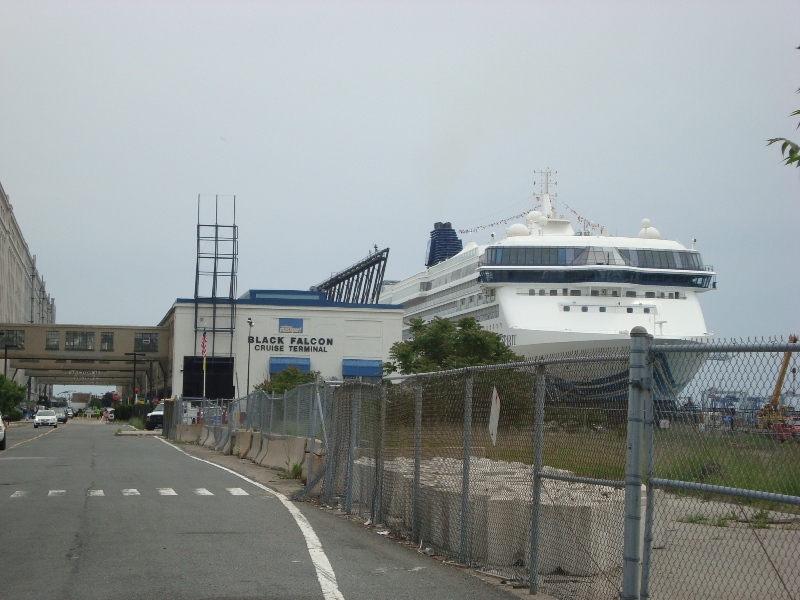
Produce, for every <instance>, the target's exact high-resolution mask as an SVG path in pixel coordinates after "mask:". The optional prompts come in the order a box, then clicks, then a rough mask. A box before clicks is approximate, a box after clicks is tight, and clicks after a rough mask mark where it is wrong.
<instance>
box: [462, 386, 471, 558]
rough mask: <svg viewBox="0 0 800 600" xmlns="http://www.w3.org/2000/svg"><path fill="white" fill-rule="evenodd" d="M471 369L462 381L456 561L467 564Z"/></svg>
mask: <svg viewBox="0 0 800 600" xmlns="http://www.w3.org/2000/svg"><path fill="white" fill-rule="evenodd" d="M472 382H473V374H472V371H470V372H469V375H467V380H466V382H465V383H464V454H463V460H462V465H461V542H460V544H459V547H458V562H460V563H461V564H462V565H464V564H467V550H468V547H467V536H468V534H469V467H470V457H471V455H472Z"/></svg>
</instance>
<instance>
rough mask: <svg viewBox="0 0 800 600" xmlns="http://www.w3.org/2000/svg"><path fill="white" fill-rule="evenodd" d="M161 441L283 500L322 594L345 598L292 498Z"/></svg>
mask: <svg viewBox="0 0 800 600" xmlns="http://www.w3.org/2000/svg"><path fill="white" fill-rule="evenodd" d="M156 439H158V440H159V441H161V442H163V443H164V444H166V445H167V446H169V447H170V448H172V449H173V450H177V451H178V452H180V453H181V454H184V455H186V456H188V457H189V458H193V459H194V460H199V461H200V462H204V463H206V464H209V465H211V466H214V467H217V468H218V469H222V470H223V471H227V472H228V473H230V474H232V475H235V476H236V477H239V478H240V479H244V480H245V481H246V482H248V483H250V484H252V485H254V486H256V487H257V488H259V489H262V490H264V491H265V492H269V493H270V494H273V495H274V496H275V497H276V498H278V500H280V501H281V504H283V505H284V506H285V507H286V509H287V510H288V511H289V512H290V513H291V515H292V516H293V517H294V520H295V522H296V523H297V526H298V527H299V528H300V531H301V532H302V533H303V537H304V538H305V540H306V547H307V548H308V553H309V554H310V555H311V562H313V563H314V568H315V569H316V571H317V581H319V585H320V587H321V588H322V595H323V597H324V598H325V600H344V596H343V595H342V593H341V592H340V591H339V584H338V583H336V573H334V572H333V568H332V567H331V563H330V561H329V560H328V557H327V556H326V555H325V551H324V550H323V549H322V544H321V543H320V541H319V538H318V537H317V534H316V533H315V532H314V528H313V527H311V523H309V522H308V519H306V517H305V515H304V514H303V513H301V512H300V509H298V508H297V507H296V506H295V505H294V504H292V502H291V500H289V499H288V498H287V497H286V496H284V495H283V494H281V493H280V492H276V491H275V490H273V489H272V488H270V487H267V486H266V485H263V484H261V483H258V482H257V481H253V480H252V479H249V478H248V477H245V476H244V475H242V474H241V473H237V472H236V471H233V470H231V469H228V468H226V467H223V466H220V465H217V464H214V463H212V462H211V461H209V460H204V459H202V458H198V457H196V456H192V455H191V454H189V453H188V452H185V451H184V450H181V449H180V448H178V447H177V446H173V445H172V444H170V443H169V442H168V441H167V440H165V439H163V438H156Z"/></svg>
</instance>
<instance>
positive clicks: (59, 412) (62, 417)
mask: <svg viewBox="0 0 800 600" xmlns="http://www.w3.org/2000/svg"><path fill="white" fill-rule="evenodd" d="M53 412H54V413H56V419H57V420H58V422H59V423H66V422H67V421H68V420H69V417H68V416H67V411H66V410H65V409H63V408H54V409H53Z"/></svg>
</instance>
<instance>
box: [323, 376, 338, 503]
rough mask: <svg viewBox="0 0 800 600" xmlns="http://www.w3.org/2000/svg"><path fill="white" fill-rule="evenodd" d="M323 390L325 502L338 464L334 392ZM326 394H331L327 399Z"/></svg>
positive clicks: (336, 417) (329, 494)
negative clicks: (326, 422)
mask: <svg viewBox="0 0 800 600" xmlns="http://www.w3.org/2000/svg"><path fill="white" fill-rule="evenodd" d="M322 389H324V390H325V406H326V408H325V413H324V414H327V415H328V417H329V418H328V440H327V441H326V442H325V483H324V485H323V488H322V499H323V501H324V502H325V503H326V504H327V503H330V498H331V494H332V491H331V488H332V487H333V482H334V481H335V480H336V476H335V475H336V469H337V467H338V464H339V457H338V450H339V431H338V424H339V416H338V414H337V411H336V393H335V391H334V389H333V388H328V387H324V388H322ZM328 394H331V398H330V401H328Z"/></svg>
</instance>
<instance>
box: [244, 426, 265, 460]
mask: <svg viewBox="0 0 800 600" xmlns="http://www.w3.org/2000/svg"><path fill="white" fill-rule="evenodd" d="M261 439H262V438H261V433H260V432H258V431H254V432H253V435H252V436H251V437H250V448H249V449H248V450H247V458H248V459H249V460H251V461H253V462H255V461H256V458H257V457H258V454H259V452H261Z"/></svg>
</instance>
